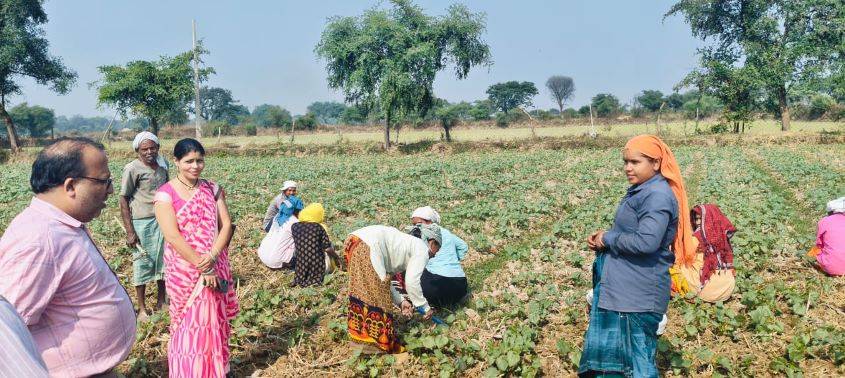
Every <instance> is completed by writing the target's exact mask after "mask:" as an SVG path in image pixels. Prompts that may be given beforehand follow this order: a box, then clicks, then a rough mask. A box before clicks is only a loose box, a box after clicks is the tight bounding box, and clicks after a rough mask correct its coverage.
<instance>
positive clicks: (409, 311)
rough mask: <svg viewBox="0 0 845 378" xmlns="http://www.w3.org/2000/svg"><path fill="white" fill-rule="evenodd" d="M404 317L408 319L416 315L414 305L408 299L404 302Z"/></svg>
mask: <svg viewBox="0 0 845 378" xmlns="http://www.w3.org/2000/svg"><path fill="white" fill-rule="evenodd" d="M402 315H403V316H405V317H408V318H410V317H411V316H412V315H414V305H413V304H412V303H411V301H409V300H407V299H406V300H404V301H402Z"/></svg>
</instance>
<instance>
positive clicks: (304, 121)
mask: <svg viewBox="0 0 845 378" xmlns="http://www.w3.org/2000/svg"><path fill="white" fill-rule="evenodd" d="M318 125H319V123H318V122H317V116H316V115H314V113H307V114H305V115H304V116H302V117H299V118H297V119H296V128H297V129H300V130H314V129H316V128H317V126H318Z"/></svg>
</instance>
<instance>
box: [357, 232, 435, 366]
mask: <svg viewBox="0 0 845 378" xmlns="http://www.w3.org/2000/svg"><path fill="white" fill-rule="evenodd" d="M419 229H420V232H421V238H416V237H414V236H411V235H408V234H406V233H404V232H402V231H399V230H397V229H395V228H393V227H388V226H367V227H364V228H361V229H358V230H355V231H353V232H352V233H351V234H350V235H349V237H347V238H346V242H345V243H344V247H343V250H344V257H345V258H346V262H347V266H348V267H349V269H348V270H349V309H348V312H347V328H348V332H349V337H350V338H351V339H352V341H351V344H352V346H353V347H354V348H360V349H361V350H362V351H364V352H367V353H373V352H381V353H401V352H402V351H404V350H405V348H404V347H402V345H401V344H400V343H399V341H398V339H397V337H396V332H395V329H394V318H393V306H394V305H396V306H399V307H400V308H401V310H402V314H403V315H405V316H411V315H412V314H413V311H414V308H416V309H417V310H418V311H420V312H423V313H424V318H425V319H431V317H432V316H433V315H434V310H432V309H431V307H430V306H429V305H428V301H426V299H425V297H424V296H423V291H422V287H421V286H420V277H421V276H422V273H423V270H425V264H426V263H427V262H428V259H429V258H430V257H433V256H435V255H436V254H437V251H439V250H440V244H441V236H440V227H438V226H437V225H436V224H430V225H421V226H420V227H419ZM402 271H405V288H406V290H407V292H408V296H409V297H410V300H408V299H404V298H403V297H402V296H401V295H400V294H399V293H398V292H397V291H396V289H394V288H393V287H392V286H391V284H390V277H391V275H392V274H393V273H397V272H402Z"/></svg>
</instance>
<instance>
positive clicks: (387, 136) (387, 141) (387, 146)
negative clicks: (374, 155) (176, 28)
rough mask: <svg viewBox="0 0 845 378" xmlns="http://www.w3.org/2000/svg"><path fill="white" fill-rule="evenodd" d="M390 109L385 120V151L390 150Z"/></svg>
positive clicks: (386, 112)
mask: <svg viewBox="0 0 845 378" xmlns="http://www.w3.org/2000/svg"><path fill="white" fill-rule="evenodd" d="M390 113H391V111H390V108H389V107H388V108H387V109H386V110H385V113H384V115H385V118H384V149H385V150H388V149H390V115H391V114H390Z"/></svg>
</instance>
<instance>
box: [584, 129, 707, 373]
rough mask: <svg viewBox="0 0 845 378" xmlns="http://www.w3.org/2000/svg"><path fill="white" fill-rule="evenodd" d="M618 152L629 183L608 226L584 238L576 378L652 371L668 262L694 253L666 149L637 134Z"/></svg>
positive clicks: (682, 193)
mask: <svg viewBox="0 0 845 378" xmlns="http://www.w3.org/2000/svg"><path fill="white" fill-rule="evenodd" d="M622 157H623V161H624V171H625V175H626V176H627V178H628V182H629V183H631V184H632V185H631V187H629V188H628V191H627V193H626V195H625V197H624V198H623V199H622V202H621V203H620V204H619V207H618V208H617V210H616V217H615V219H614V221H613V227H612V228H611V229H610V230H607V231H596V232H595V233H593V234H592V235H590V237H589V238H588V239H587V244H588V246H589V247H590V249H592V250H594V251H596V252H597V254H596V261H595V263H594V264H593V304H592V306H591V310H590V325H589V327H588V328H587V333H586V335H585V336H584V349H583V350H584V351H583V353H582V355H581V362H580V364H579V368H578V374H579V375H580V376H587V377H589V376H596V375H606V374H608V373H615V374H619V375H625V376H635V377H657V376H658V372H657V367H656V365H655V354H656V351H657V337H658V336H657V330H658V325H659V323H660V320H661V319H662V317H663V315H664V314H665V313H666V308H667V306H668V303H669V298H670V285H671V280H670V276H669V267H671V266H672V264H673V262H686V261H687V259H694V257H695V251H696V247H697V243H696V241H695V239H694V238H693V236H692V227H691V225H690V218H689V217H688V216H687V214H689V207H688V205H687V195H686V190H685V188H684V181H683V179H682V178H681V172H680V168H679V167H678V163H677V162H676V161H675V156H674V155H673V154H672V151H671V150H670V149H669V147H668V146H667V145H666V144H665V143H663V141H662V140H660V138H658V137H656V136H651V135H641V136H637V137H634V138H633V139H631V140H629V141H628V143H627V144H626V145H625V148H624V149H623V150H622ZM679 214H683V216H680V217H679ZM670 246H673V248H674V251H675V252H674V254H673V252H672V251H671V250H670ZM690 261H691V260H690Z"/></svg>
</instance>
